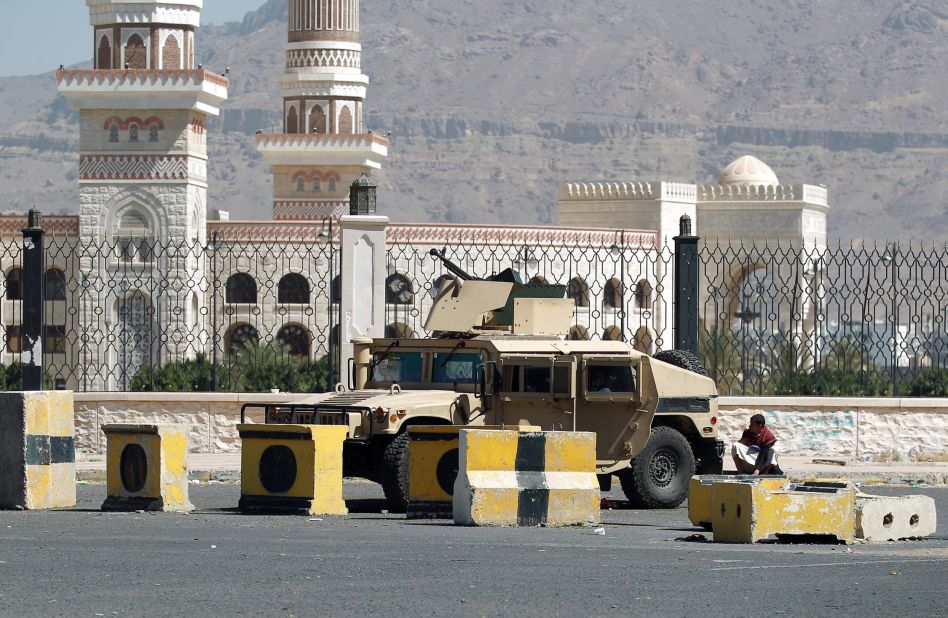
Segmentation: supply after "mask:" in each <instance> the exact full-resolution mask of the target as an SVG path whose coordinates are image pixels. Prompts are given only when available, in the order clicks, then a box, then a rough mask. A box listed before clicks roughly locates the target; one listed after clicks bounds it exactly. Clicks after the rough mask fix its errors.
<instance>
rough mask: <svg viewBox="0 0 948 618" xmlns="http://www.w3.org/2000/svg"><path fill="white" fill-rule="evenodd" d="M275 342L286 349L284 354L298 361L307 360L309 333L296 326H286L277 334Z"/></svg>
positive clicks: (309, 341)
mask: <svg viewBox="0 0 948 618" xmlns="http://www.w3.org/2000/svg"><path fill="white" fill-rule="evenodd" d="M277 341H279V342H280V343H281V344H282V345H283V346H285V347H286V352H287V354H289V355H290V356H294V357H296V358H298V359H299V360H302V359H305V358H309V347H310V343H311V340H310V336H309V331H307V330H306V329H304V328H303V327H302V326H299V325H297V324H287V325H286V326H284V327H283V328H281V329H280V330H279V331H278V332H277Z"/></svg>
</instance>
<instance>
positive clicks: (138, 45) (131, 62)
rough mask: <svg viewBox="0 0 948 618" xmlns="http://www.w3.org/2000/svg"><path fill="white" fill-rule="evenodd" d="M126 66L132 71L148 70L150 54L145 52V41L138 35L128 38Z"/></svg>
mask: <svg viewBox="0 0 948 618" xmlns="http://www.w3.org/2000/svg"><path fill="white" fill-rule="evenodd" d="M125 64H127V65H128V68H130V69H147V68H148V53H147V52H146V51H145V41H143V40H142V37H140V36H138V35H137V34H133V35H132V36H130V37H128V42H127V43H125Z"/></svg>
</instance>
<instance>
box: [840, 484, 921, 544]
mask: <svg viewBox="0 0 948 618" xmlns="http://www.w3.org/2000/svg"><path fill="white" fill-rule="evenodd" d="M937 523H938V521H937V517H936V514H935V500H934V498H930V497H928V496H870V495H868V494H857V495H856V537H857V538H860V539H863V540H865V541H869V542H885V541H901V540H905V539H919V538H924V537H926V536H931V535H932V534H935V528H936V527H937Z"/></svg>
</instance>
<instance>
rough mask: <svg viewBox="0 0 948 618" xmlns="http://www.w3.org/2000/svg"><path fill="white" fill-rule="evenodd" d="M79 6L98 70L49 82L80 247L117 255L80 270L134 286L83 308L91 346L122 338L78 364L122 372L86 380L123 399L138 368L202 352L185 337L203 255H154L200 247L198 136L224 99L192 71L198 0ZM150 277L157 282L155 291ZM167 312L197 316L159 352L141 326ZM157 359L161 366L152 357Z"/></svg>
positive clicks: (203, 232) (218, 82) (95, 280)
mask: <svg viewBox="0 0 948 618" xmlns="http://www.w3.org/2000/svg"><path fill="white" fill-rule="evenodd" d="M87 4H88V5H89V16H90V22H91V24H92V26H93V29H94V35H95V38H94V46H93V52H94V54H95V59H94V66H95V67H96V68H95V69H92V70H78V71H62V70H61V71H59V73H58V75H57V77H58V79H59V91H60V92H61V93H62V94H63V95H64V96H65V97H66V99H67V100H68V101H69V103H70V105H71V106H72V107H73V108H74V109H76V110H78V111H79V117H80V135H79V150H80V152H79V201H80V206H79V226H80V238H81V242H84V243H90V244H91V245H94V246H95V247H97V248H101V247H113V248H114V251H113V252H112V255H114V257H113V258H110V259H109V261H107V262H106V263H95V264H93V263H92V260H91V258H90V259H89V263H88V264H85V263H84V264H81V265H80V268H81V269H82V271H83V272H84V277H85V280H84V283H83V285H84V286H88V287H89V288H90V289H99V288H102V289H109V285H108V283H109V281H110V280H111V279H112V277H111V274H112V273H113V272H126V273H127V272H134V273H135V275H136V276H135V278H134V280H135V281H136V285H135V286H134V287H133V288H130V289H115V290H114V292H113V294H112V297H111V298H109V299H108V301H107V303H106V306H104V307H85V306H83V307H82V308H81V309H80V315H79V323H80V326H81V330H82V331H83V332H84V333H87V334H88V335H89V336H90V337H92V338H94V339H96V340H108V339H107V338H108V337H109V336H110V333H108V332H100V331H101V330H102V328H103V323H104V324H105V325H106V326H107V327H108V328H107V330H109V331H110V332H111V333H113V334H114V333H115V332H118V333H126V334H128V333H130V335H129V336H128V337H125V338H124V341H122V342H117V343H116V345H115V346H114V349H109V350H105V351H103V347H102V346H100V347H98V348H96V351H95V352H94V354H95V355H96V356H103V358H88V359H85V362H84V365H85V366H86V367H94V366H96V365H99V364H100V363H116V364H118V365H119V366H120V367H121V371H119V372H118V374H117V375H110V376H108V377H104V376H100V375H89V376H88V379H87V380H86V381H85V385H86V387H87V388H91V389H103V390H110V389H112V388H119V389H124V388H127V387H128V385H129V381H130V380H131V378H132V377H134V375H135V374H136V373H137V371H138V369H139V368H140V367H141V366H143V365H147V364H160V363H165V362H168V361H172V360H178V359H182V358H189V357H193V356H194V355H195V354H196V353H197V352H199V351H203V345H200V342H198V341H195V339H194V337H193V335H192V332H193V330H194V329H195V328H198V329H203V328H204V327H203V325H201V322H202V321H203V320H206V314H207V312H206V311H205V310H204V308H205V304H206V298H205V297H206V294H205V292H204V288H205V287H206V284H205V283H202V281H203V280H204V275H203V272H204V265H203V264H202V263H201V261H202V260H203V257H201V258H199V257H197V256H198V252H191V253H190V255H189V256H186V257H181V258H180V259H177V258H176V257H175V256H172V255H170V252H168V251H162V250H160V248H161V247H167V246H180V247H183V248H184V247H187V246H189V245H190V244H198V243H199V244H203V243H205V242H206V236H207V135H206V131H205V127H206V126H207V117H208V116H209V115H215V116H216V115H217V114H218V113H219V107H220V105H221V103H223V101H224V100H226V98H227V86H228V82H227V79H226V78H225V77H223V76H221V75H217V74H214V73H211V72H210V71H206V70H203V69H200V68H195V64H194V32H195V30H196V29H197V27H198V25H199V23H200V15H201V8H202V6H203V0H140V1H137V2H134V3H132V2H128V1H127V0H87ZM99 252H100V250H99V249H96V250H93V251H90V252H89V254H90V255H95V254H97V253H99ZM182 252H186V249H182ZM172 262H173V263H174V264H175V266H174V267H171V269H170V270H169V264H171V263H172ZM177 264H180V267H179V266H177ZM159 272H160V273H161V275H160V276H159V275H158V273H159ZM158 279H160V280H161V281H162V283H161V284H160V285H155V284H154V282H155V281H156V280H158ZM138 282H140V285H138ZM113 287H114V286H113ZM166 290H167V291H166ZM169 295H170V296H171V297H169ZM175 295H187V298H176V297H174V298H172V297H173V296H175ZM169 302H171V303H173V304H175V305H176V306H180V307H188V308H189V312H191V313H193V315H191V314H189V315H185V316H180V317H181V318H182V319H176V320H174V321H173V322H172V323H171V324H169V325H168V328H167V331H165V332H166V333H167V335H164V334H162V335H161V337H162V339H165V337H167V342H168V343H167V344H165V342H164V341H161V342H160V343H161V344H162V345H160V346H159V345H158V343H159V342H158V341H156V340H155V334H154V333H155V332H156V329H155V328H153V324H150V323H149V320H154V317H153V316H155V315H157V314H160V312H161V307H162V305H164V304H168V303H169ZM95 312H98V314H97V313H95ZM102 312H105V319H104V320H103V316H102ZM163 328H164V327H163ZM113 338H114V337H113ZM129 342H131V343H129ZM159 349H160V350H162V352H161V355H162V357H161V358H156V356H157V355H158V354H159V352H158V350H159Z"/></svg>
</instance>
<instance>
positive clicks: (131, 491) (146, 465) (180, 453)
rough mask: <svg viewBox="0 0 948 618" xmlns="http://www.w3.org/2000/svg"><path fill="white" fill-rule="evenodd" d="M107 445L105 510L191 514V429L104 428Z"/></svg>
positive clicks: (124, 426)
mask: <svg viewBox="0 0 948 618" xmlns="http://www.w3.org/2000/svg"><path fill="white" fill-rule="evenodd" d="M102 431H103V432H104V433H105V437H106V441H107V447H106V448H107V454H106V473H105V476H106V482H105V484H106V491H107V492H108V497H106V499H105V502H103V503H102V510H103V511H141V510H144V511H164V512H166V513H190V512H191V511H193V510H194V505H193V504H191V501H190V499H189V495H188V428H187V427H186V426H183V425H104V426H103V427H102Z"/></svg>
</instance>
